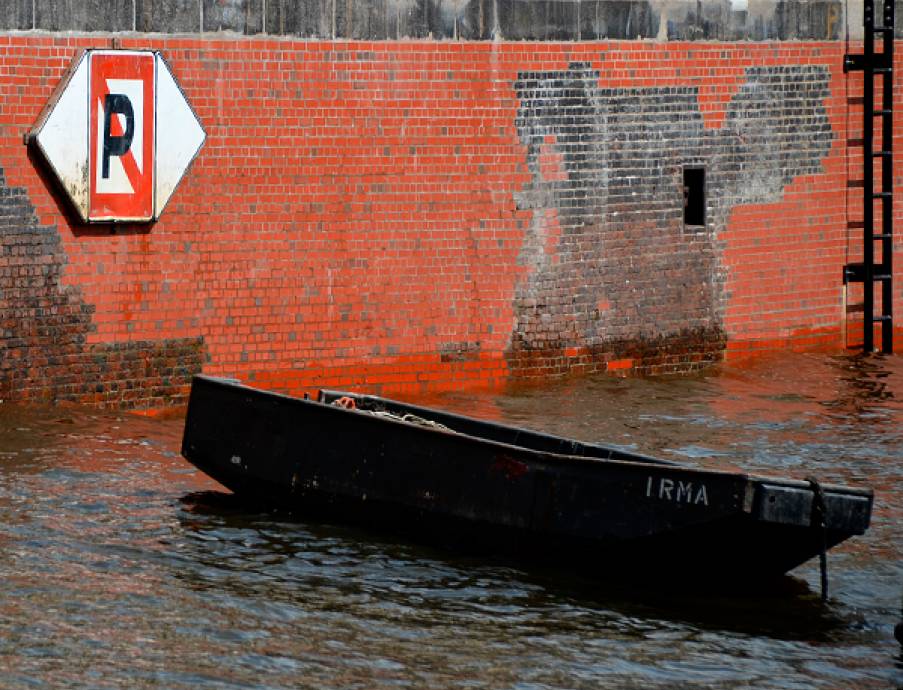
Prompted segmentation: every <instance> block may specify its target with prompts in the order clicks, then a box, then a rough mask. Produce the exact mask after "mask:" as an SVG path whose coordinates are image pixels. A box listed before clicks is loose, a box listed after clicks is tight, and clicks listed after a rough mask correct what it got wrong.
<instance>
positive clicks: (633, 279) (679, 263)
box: [509, 64, 833, 369]
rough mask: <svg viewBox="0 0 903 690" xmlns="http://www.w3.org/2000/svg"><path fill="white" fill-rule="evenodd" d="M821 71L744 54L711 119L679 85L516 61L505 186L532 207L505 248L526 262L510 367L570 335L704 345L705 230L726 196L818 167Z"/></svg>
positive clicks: (629, 343)
mask: <svg viewBox="0 0 903 690" xmlns="http://www.w3.org/2000/svg"><path fill="white" fill-rule="evenodd" d="M828 79H829V73H828V70H827V69H826V68H825V67H822V66H815V65H811V66H810V65H802V66H776V67H756V68H748V69H747V70H746V79H745V83H744V84H743V85H742V86H741V87H740V89H739V91H738V93H737V94H736V95H735V96H734V97H733V98H732V100H731V101H730V103H729V104H728V106H727V110H726V114H725V120H724V123H723V126H722V127H720V128H718V129H708V128H705V127H704V126H703V120H702V114H701V112H700V108H699V102H698V94H697V91H696V89H695V88H689V87H672V88H648V89H603V88H599V86H598V83H599V74H598V72H596V71H594V70H592V69H590V68H589V67H588V66H586V65H581V64H574V65H571V67H570V69H568V70H567V71H565V72H531V73H523V74H521V75H520V76H519V78H518V80H517V82H516V84H515V88H516V90H517V93H518V95H519V97H520V110H519V113H518V117H517V128H518V132H519V135H520V138H521V141H522V142H523V144H524V145H525V146H526V147H527V165H528V167H529V169H530V171H531V173H532V175H533V178H532V182H531V183H530V184H529V185H527V186H526V187H525V188H524V189H523V191H522V192H521V193H520V195H519V197H518V199H517V201H518V206H519V207H520V208H521V209H532V211H533V221H532V223H531V226H530V228H529V230H528V232H527V235H526V240H525V242H524V245H523V247H522V250H521V254H520V257H519V261H520V263H522V264H523V265H524V266H525V267H526V269H527V276H528V277H527V278H526V279H525V280H524V281H523V283H522V284H521V286H520V287H519V289H518V294H517V296H516V303H515V314H516V318H517V325H516V327H515V331H514V335H513V338H512V344H511V350H510V353H509V355H510V362H511V364H512V367H513V368H514V369H517V368H518V367H519V366H522V365H523V364H524V362H528V361H529V360H531V359H533V357H532V356H527V353H537V352H539V353H541V352H556V351H565V350H567V349H572V348H588V349H589V350H590V351H592V352H596V353H602V354H604V355H605V356H606V357H609V358H613V359H618V358H622V357H638V356H640V355H641V354H642V353H644V352H645V353H647V354H651V355H652V356H653V358H654V359H656V360H661V361H665V360H667V359H668V357H671V356H674V357H678V358H679V357H681V356H684V355H687V354H696V355H700V356H703V357H715V356H717V354H716V353H717V352H719V351H720V350H721V349H722V348H723V344H724V340H725V336H724V333H723V325H722V324H723V311H724V296H723V294H722V293H723V284H724V272H723V269H722V267H721V263H720V247H719V242H718V235H719V233H720V232H721V231H722V230H723V229H724V227H725V223H726V221H727V217H728V214H729V213H730V211H731V209H732V208H733V207H735V206H736V205H738V204H751V203H762V202H769V201H775V200H778V199H780V197H781V194H782V192H783V189H784V187H785V186H786V185H787V183H789V182H790V181H791V180H792V179H793V178H795V177H797V176H799V175H806V174H816V173H819V172H821V171H822V166H821V160H822V158H823V157H824V156H826V155H827V153H828V151H829V149H830V146H831V142H832V140H833V133H832V131H831V128H830V124H829V122H828V118H827V114H826V112H825V107H824V100H825V98H826V97H827V96H828ZM801 143H802V145H801ZM688 165H689V166H691V167H701V166H705V168H706V186H707V188H708V193H707V196H708V208H706V209H704V213H705V217H706V220H707V221H708V223H707V225H706V227H696V228H693V229H692V232H688V231H687V229H686V228H685V226H684V215H683V193H682V187H683V171H684V168H685V167H687V166H688ZM650 343H654V346H650V345H649V344H650Z"/></svg>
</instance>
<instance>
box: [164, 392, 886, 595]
mask: <svg viewBox="0 0 903 690" xmlns="http://www.w3.org/2000/svg"><path fill="white" fill-rule="evenodd" d="M182 454H183V455H184V456H185V458H186V459H187V460H189V461H190V462H191V463H193V464H194V465H195V466H197V467H198V468H199V469H201V470H202V471H204V472H205V473H207V474H208V475H210V476H211V477H213V478H214V479H216V480H217V481H219V482H220V483H222V484H223V485H224V486H226V487H227V488H229V489H230V490H232V491H233V492H234V493H235V494H237V495H238V496H239V497H245V498H247V500H248V501H249V503H252V504H253V505H255V506H257V507H263V508H265V509H287V510H289V511H291V512H292V513H293V514H295V515H297V516H299V517H302V518H304V519H313V520H321V521H329V522H339V523H346V524H357V525H361V526H364V527H365V528H378V529H382V530H386V529H388V530H392V531H395V532H401V533H403V534H405V535H409V536H413V537H415V538H417V539H420V540H424V539H425V540H427V541H429V542H431V543H433V544H435V545H438V546H453V547H464V548H465V549H468V550H474V551H476V550H479V551H480V552H483V551H484V550H487V549H488V550H489V551H490V552H492V553H499V554H504V555H515V556H523V557H527V558H531V559H536V560H539V561H541V562H542V563H545V564H550V565H553V566H559V565H565V564H569V563H579V564H580V565H581V566H582V567H583V568H589V569H590V571H591V574H593V575H595V576H618V577H623V576H629V577H634V576H636V577H644V578H652V579H656V578H660V579H661V580H663V581H664V580H667V581H672V580H674V579H684V578H686V579H690V580H696V581H709V582H718V581H721V582H724V581H725V580H724V579H725V578H730V581H731V582H737V581H738V580H742V581H750V580H761V579H762V578H772V577H776V576H780V575H782V574H784V573H786V572H787V571H789V570H791V569H792V568H794V567H796V566H798V565H799V564H801V563H803V562H805V561H807V560H809V559H810V558H812V557H814V556H817V555H819V554H823V553H824V550H825V549H828V548H831V547H833V546H835V545H837V544H839V543H840V542H842V541H844V540H846V539H848V538H849V537H851V536H853V535H857V534H862V533H863V532H864V531H865V530H866V528H867V527H868V525H869V519H870V516H871V509H872V500H873V494H872V491H871V490H869V489H860V488H849V487H843V486H830V485H821V484H819V483H818V482H816V481H815V480H807V481H800V480H794V479H778V478H771V477H761V476H753V475H748V474H744V473H741V472H722V471H712V470H704V469H698V468H694V467H691V466H687V465H683V464H679V463H675V462H671V461H667V460H660V459H655V458H651V457H645V456H642V455H637V454H634V453H630V452H625V451H623V450H618V449H615V448H608V447H605V446H602V445H596V444H592V443H581V442H578V441H572V440H568V439H564V438H559V437H555V436H551V435H548V434H543V433H538V432H535V431H528V430H525V429H520V428H516V427H511V426H504V425H501V424H496V423H491V422H486V421H480V420H476V419H472V418H469V417H465V416H461V415H457V414H452V413H448V412H441V411H438V410H433V409H428V408H424V407H419V406H415V405H409V404H404V403H400V402H395V401H391V400H387V399H384V398H380V397H376V396H370V395H358V394H353V393H344V392H337V391H328V390H324V391H320V394H319V397H318V399H317V400H309V399H300V398H293V397H287V396H284V395H280V394H278V393H273V392H269V391H264V390H258V389H254V388H250V387H247V386H243V385H240V384H238V383H236V382H234V381H230V380H224V379H216V378H211V377H206V376H198V377H196V378H195V379H194V381H193V383H192V388H191V395H190V399H189V404H188V413H187V418H186V421H185V432H184V438H183V442H182Z"/></svg>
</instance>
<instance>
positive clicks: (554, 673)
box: [0, 355, 903, 690]
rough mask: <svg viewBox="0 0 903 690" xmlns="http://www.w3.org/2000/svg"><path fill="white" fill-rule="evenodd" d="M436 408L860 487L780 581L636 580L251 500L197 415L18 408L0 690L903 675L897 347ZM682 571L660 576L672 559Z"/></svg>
mask: <svg viewBox="0 0 903 690" xmlns="http://www.w3.org/2000/svg"><path fill="white" fill-rule="evenodd" d="M426 402H429V403H430V404H436V405H441V406H443V407H447V408H450V409H455V410H458V411H464V412H466V413H469V414H474V415H477V416H483V417H490V418H494V419H499V420H504V421H507V422H511V423H515V424H520V425H524V426H530V427H533V428H538V429H544V430H547V431H551V432H553V433H558V434H563V435H567V436H575V437H579V438H582V439H587V440H599V441H610V442H613V443H616V444H619V445H623V446H626V447H631V448H636V449H638V450H641V451H643V452H651V453H655V454H657V455H661V456H664V457H670V458H676V459H682V460H685V461H687V462H689V463H694V464H701V465H706V466H713V467H735V468H742V469H745V470H752V471H758V472H768V473H776V474H782V475H791V476H797V477H802V476H804V475H806V474H813V473H814V474H817V475H818V476H819V477H821V478H823V479H825V480H830V481H840V482H845V483H856V484H867V485H870V486H873V487H874V488H875V490H876V492H877V496H876V505H875V514H874V519H873V525H872V528H871V529H870V531H869V532H868V533H867V534H866V535H865V536H864V537H862V538H858V539H854V540H852V541H850V542H847V543H846V544H844V545H843V546H841V547H840V548H838V549H836V550H834V551H832V552H831V553H830V554H829V568H830V585H831V598H830V600H829V601H828V603H827V604H824V605H823V604H821V603H820V602H819V601H818V597H817V587H818V571H817V563H815V562H813V563H809V564H806V565H805V566H803V567H801V568H799V569H798V570H797V571H795V572H794V573H793V578H790V579H788V582H787V585H788V586H787V590H786V591H782V592H778V593H774V594H770V595H757V596H756V597H755V598H746V597H743V596H740V595H739V594H738V595H736V596H731V597H727V596H724V595H720V596H718V597H717V598H716V597H714V596H713V597H705V596H702V595H700V594H695V595H683V594H681V593H680V592H678V591H673V590H669V589H668V588H667V587H666V586H665V587H663V589H662V591H658V592H653V591H648V590H635V591H632V590H630V589H628V588H625V587H624V586H623V585H620V586H617V587H616V586H614V585H605V584H597V583H591V582H586V581H582V580H580V579H578V578H576V577H570V576H568V575H566V574H562V573H555V572H536V571H524V570H522V569H519V568H518V567H515V566H513V565H512V564H506V563H493V562H487V561H474V560H470V559H466V558H462V557H460V556H455V555H452V554H447V553H442V552H437V551H433V550H429V549H425V548H422V547H418V546H414V545H410V544H405V543H396V542H393V541H391V540H388V539H386V538H385V537H381V538H376V537H373V536H370V535H367V534H365V533H362V532H359V531H356V530H353V529H349V528H342V527H334V526H322V525H308V524H295V523H291V522H287V521H284V520H281V519H275V518H274V517H273V516H267V515H255V514H247V513H245V512H242V510H241V508H240V507H239V506H237V505H235V504H234V502H232V501H229V500H228V498H227V497H225V496H223V495H222V494H220V493H211V492H216V491H218V486H217V485H216V484H215V483H214V482H212V481H211V480H209V479H207V478H205V477H204V476H203V475H201V474H199V473H198V472H196V471H195V470H194V469H192V468H191V467H190V466H188V465H187V464H186V463H185V462H184V461H183V460H181V458H180V457H179V455H178V448H179V441H180V435H181V425H182V422H181V420H178V419H174V420H147V419H142V418H138V417H133V416H128V415H111V414H98V413H93V412H90V411H85V410H81V409H72V408H57V409H49V410H48V409H23V408H17V407H14V406H11V405H8V404H5V405H0V575H2V589H0V687H2V688H30V687H36V688H45V687H47V688H65V687H73V688H130V689H131V688H296V687H300V688H368V689H369V688H389V687H392V688H396V687H402V688H518V689H524V690H526V689H534V688H643V689H644V690H647V689H649V688H685V687H699V688H781V689H787V688H801V689H802V688H806V689H808V688H836V689H838V690H840V689H844V690H846V689H848V688H903V658H901V651H900V646H899V645H898V644H897V643H896V642H895V641H894V640H893V636H892V627H893V624H894V623H895V622H896V621H897V620H899V619H900V615H901V611H900V608H901V597H903V520H901V517H903V358H900V357H891V358H878V357H874V358H852V357H829V356H824V355H818V356H814V355H811V356H803V355H788V356H782V357H779V358H770V359H768V360H763V361H761V362H759V363H757V364H755V365H751V366H746V367H744V368H737V367H731V366H723V367H721V368H718V369H715V370H712V371H710V372H707V373H706V374H704V375H700V376H695V377H691V378H686V377H681V378H667V379H646V380H642V379H615V378H595V379H581V380H577V381H570V382H565V383H559V384H555V385H550V386H546V387H543V388H542V389H539V388H528V389H522V390H519V391H518V390H511V391H507V392H505V393H502V394H500V393H482V394H477V395H466V396H465V395H444V396H437V397H434V398H432V399H430V400H428V401H426ZM662 576H663V578H664V579H666V578H667V573H662Z"/></svg>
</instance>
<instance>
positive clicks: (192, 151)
mask: <svg viewBox="0 0 903 690" xmlns="http://www.w3.org/2000/svg"><path fill="white" fill-rule="evenodd" d="M206 138H207V134H206V133H205V132H204V128H203V127H202V126H201V123H200V120H198V117H197V115H195V113H194V111H193V110H192V109H191V106H190V105H189V104H188V101H187V100H186V99H185V95H184V94H183V93H182V90H181V89H180V88H179V85H178V84H177V83H176V80H175V77H174V76H173V74H172V71H171V70H170V69H169V65H167V64H166V61H165V60H164V59H163V56H162V55H160V53H158V52H156V51H143V50H88V51H84V52H82V53H81V54H79V55H77V56H76V58H75V59H74V60H73V62H72V65H71V66H70V68H69V70H68V72H67V73H66V75H65V76H64V77H63V79H62V80H60V83H59V85H58V86H57V89H56V91H55V92H54V94H53V96H52V97H51V99H50V101H49V102H48V103H47V106H46V107H45V108H44V111H43V112H42V113H41V115H40V117H39V118H38V121H37V122H36V123H35V126H34V127H33V128H32V130H31V132H30V134H29V135H28V140H29V142H31V143H33V144H34V145H35V146H37V148H38V149H39V150H40V151H41V154H42V155H43V156H44V158H45V160H46V161H47V163H48V165H49V166H50V169H51V170H52V171H53V173H54V175H55V176H56V177H57V179H58V180H59V182H60V185H61V186H62V188H63V190H64V191H65V192H66V194H67V196H68V197H69V200H70V201H71V202H72V205H73V207H74V208H75V210H76V211H77V212H78V214H79V216H80V217H81V219H82V220H83V221H85V222H88V223H110V222H147V221H153V220H156V219H157V218H159V217H160V214H161V213H163V209H165V208H166V204H167V203H168V202H169V199H170V198H171V197H172V195H173V192H174V191H175V189H176V187H177V186H178V184H179V181H180V180H181V179H182V176H183V175H184V174H185V171H186V170H187V169H188V166H189V165H190V164H191V161H192V160H194V158H195V156H196V155H197V154H198V152H199V151H200V150H201V146H203V144H204V140H205V139H206Z"/></svg>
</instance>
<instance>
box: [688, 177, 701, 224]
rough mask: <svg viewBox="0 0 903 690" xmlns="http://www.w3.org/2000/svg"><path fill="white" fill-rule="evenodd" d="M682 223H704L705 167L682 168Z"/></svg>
mask: <svg viewBox="0 0 903 690" xmlns="http://www.w3.org/2000/svg"><path fill="white" fill-rule="evenodd" d="M684 225H705V168H700V167H693V168H684Z"/></svg>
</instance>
